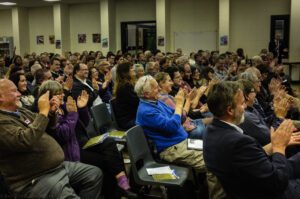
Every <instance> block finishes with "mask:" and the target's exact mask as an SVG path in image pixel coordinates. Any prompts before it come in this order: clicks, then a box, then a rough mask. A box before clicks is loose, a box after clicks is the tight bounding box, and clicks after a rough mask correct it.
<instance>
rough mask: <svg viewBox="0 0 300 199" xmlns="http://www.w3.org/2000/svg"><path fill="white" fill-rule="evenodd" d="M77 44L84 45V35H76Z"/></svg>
mask: <svg viewBox="0 0 300 199" xmlns="http://www.w3.org/2000/svg"><path fill="white" fill-rule="evenodd" d="M78 43H80V44H82V43H86V34H78Z"/></svg>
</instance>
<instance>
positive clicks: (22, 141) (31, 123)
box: [0, 108, 64, 191]
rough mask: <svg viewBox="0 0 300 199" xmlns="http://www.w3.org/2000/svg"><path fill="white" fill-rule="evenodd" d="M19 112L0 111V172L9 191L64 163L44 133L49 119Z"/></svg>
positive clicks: (54, 142)
mask: <svg viewBox="0 0 300 199" xmlns="http://www.w3.org/2000/svg"><path fill="white" fill-rule="evenodd" d="M19 112H20V113H21V114H20V116H18V115H16V114H11V113H5V112H3V111H0V171H1V173H2V175H3V176H4V178H5V180H6V181H7V183H8V184H9V186H10V189H11V190H13V191H14V190H16V189H18V188H20V187H22V186H24V185H26V184H27V183H28V182H30V181H31V180H32V179H34V178H36V177H38V176H41V175H43V173H47V171H49V170H51V169H53V168H55V167H57V166H59V165H60V164H61V163H62V162H63V160H64V153H63V151H62V149H61V147H60V146H59V144H58V143H57V142H56V141H55V140H54V139H53V138H52V137H50V136H49V135H48V134H47V133H45V130H46V128H47V125H48V122H49V119H48V118H47V117H45V116H44V115H41V114H35V113H32V112H30V111H28V110H26V109H22V108H20V109H19Z"/></svg>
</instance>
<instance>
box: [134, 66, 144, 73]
mask: <svg viewBox="0 0 300 199" xmlns="http://www.w3.org/2000/svg"><path fill="white" fill-rule="evenodd" d="M133 68H134V70H135V73H137V72H138V69H139V68H142V69H143V70H144V66H143V65H142V64H133Z"/></svg>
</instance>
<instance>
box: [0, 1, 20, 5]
mask: <svg viewBox="0 0 300 199" xmlns="http://www.w3.org/2000/svg"><path fill="white" fill-rule="evenodd" d="M0 5H2V6H14V5H17V4H16V3H14V2H0Z"/></svg>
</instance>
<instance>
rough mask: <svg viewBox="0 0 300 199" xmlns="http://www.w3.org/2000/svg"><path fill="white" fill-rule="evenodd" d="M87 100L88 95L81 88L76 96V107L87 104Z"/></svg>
mask: <svg viewBox="0 0 300 199" xmlns="http://www.w3.org/2000/svg"><path fill="white" fill-rule="evenodd" d="M88 101H89V95H88V93H87V92H86V91H85V90H83V91H82V92H81V95H80V96H78V98H77V106H78V108H83V107H85V106H86V105H87V103H88Z"/></svg>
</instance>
